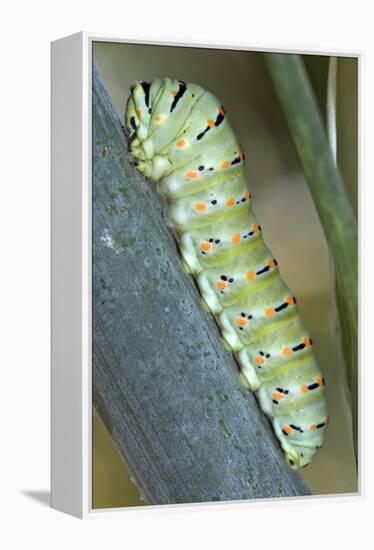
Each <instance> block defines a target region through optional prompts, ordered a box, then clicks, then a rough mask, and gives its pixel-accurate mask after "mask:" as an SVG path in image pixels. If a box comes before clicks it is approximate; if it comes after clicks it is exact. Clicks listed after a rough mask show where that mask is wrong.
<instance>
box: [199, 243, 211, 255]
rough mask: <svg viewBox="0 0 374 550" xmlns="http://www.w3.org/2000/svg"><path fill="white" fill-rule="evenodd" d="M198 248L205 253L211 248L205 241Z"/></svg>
mask: <svg viewBox="0 0 374 550" xmlns="http://www.w3.org/2000/svg"><path fill="white" fill-rule="evenodd" d="M200 247H201V250H204V251H205V252H209V250H210V249H211V248H212V245H211V244H210V243H208V242H207V241H204V242H203V243H201V245H200Z"/></svg>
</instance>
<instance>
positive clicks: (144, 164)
mask: <svg viewBox="0 0 374 550" xmlns="http://www.w3.org/2000/svg"><path fill="white" fill-rule="evenodd" d="M125 118H126V121H125V124H126V131H127V133H128V139H129V144H130V152H131V155H132V156H133V157H134V162H135V165H136V166H137V168H138V170H140V171H141V172H142V173H143V174H144V175H145V176H147V177H148V178H149V179H150V180H152V181H154V182H157V187H158V191H159V193H160V194H161V195H162V196H163V197H165V198H166V201H167V208H166V218H167V223H168V224H169V225H170V226H171V227H172V228H173V230H174V232H175V235H176V238H177V241H178V243H179V249H180V252H181V255H182V257H183V260H184V263H185V265H186V267H187V269H188V270H189V271H190V272H191V273H192V274H193V275H194V276H195V278H196V281H197V284H198V287H199V289H200V293H201V295H202V298H203V300H204V301H205V303H206V304H207V306H208V308H209V310H210V311H211V312H212V314H213V315H214V316H215V317H216V320H217V323H218V325H219V327H220V329H221V332H222V336H223V338H224V340H225V342H226V343H227V345H228V347H229V348H230V349H231V350H232V352H234V353H235V355H236V358H237V361H238V363H239V365H240V368H241V373H242V377H243V378H244V380H245V382H246V383H247V385H248V386H249V387H250V388H251V389H252V390H253V391H254V392H255V393H256V395H257V398H258V400H259V403H260V406H261V409H262V410H263V412H264V413H266V415H268V417H269V418H270V419H271V421H272V424H273V427H274V430H275V433H276V435H277V437H278V439H279V441H280V443H281V446H282V448H283V450H284V452H285V455H286V459H287V461H288V463H289V464H290V466H291V467H292V468H299V467H302V466H306V465H307V464H308V463H309V462H310V461H311V459H312V457H313V456H314V455H315V453H316V452H317V450H318V449H319V448H320V447H321V445H322V442H323V438H324V434H325V429H326V425H327V422H328V418H327V413H326V404H325V395H324V394H325V392H324V379H323V377H322V374H321V372H320V370H319V368H318V365H317V363H316V360H315V358H314V354H313V347H312V340H311V338H310V336H309V334H308V332H307V330H306V328H305V326H304V324H303V322H302V320H301V318H300V314H299V311H298V308H297V302H296V298H295V297H294V296H293V294H292V292H291V291H290V290H289V289H288V287H287V286H286V284H285V283H284V281H283V280H282V279H281V277H280V274H279V269H278V262H277V261H276V259H275V258H274V257H273V255H272V253H271V252H270V250H269V249H268V248H267V246H266V245H265V243H264V241H263V238H262V231H261V226H260V225H259V223H258V221H257V220H256V218H255V216H254V214H253V212H252V209H251V195H250V193H249V190H248V187H247V183H246V179H245V176H244V153H243V151H242V149H241V147H240V145H239V143H238V141H237V138H236V136H235V133H234V131H233V130H232V128H231V126H230V124H229V122H228V120H227V116H226V114H225V110H224V108H223V107H222V105H221V103H220V102H219V101H218V100H217V98H216V97H214V95H212V94H211V93H210V92H209V91H206V90H204V89H203V88H201V87H200V86H198V85H196V84H186V83H185V82H183V81H181V80H178V81H176V80H171V79H169V78H165V79H162V80H160V79H156V80H153V81H152V82H151V83H147V82H139V83H136V84H135V85H134V86H132V87H131V95H130V97H129V99H128V103H127V109H126V117H125Z"/></svg>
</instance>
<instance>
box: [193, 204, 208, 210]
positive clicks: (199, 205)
mask: <svg viewBox="0 0 374 550" xmlns="http://www.w3.org/2000/svg"><path fill="white" fill-rule="evenodd" d="M207 208H208V207H207V205H206V204H205V202H197V203H196V204H195V210H196V212H205V211H206V210H207Z"/></svg>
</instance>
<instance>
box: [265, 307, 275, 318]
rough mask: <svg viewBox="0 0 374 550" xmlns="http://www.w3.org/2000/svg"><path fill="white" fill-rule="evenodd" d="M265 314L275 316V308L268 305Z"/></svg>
mask: <svg viewBox="0 0 374 550" xmlns="http://www.w3.org/2000/svg"><path fill="white" fill-rule="evenodd" d="M265 315H266V317H273V315H275V310H274V308H273V307H268V308H267V310H266V311H265Z"/></svg>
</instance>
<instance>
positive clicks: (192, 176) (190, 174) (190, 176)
mask: <svg viewBox="0 0 374 550" xmlns="http://www.w3.org/2000/svg"><path fill="white" fill-rule="evenodd" d="M198 176H199V174H198V173H197V172H195V171H194V170H191V171H190V172H187V174H186V178H187V179H188V180H195V179H196V178H197V177H198ZM200 204H201V203H200Z"/></svg>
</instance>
